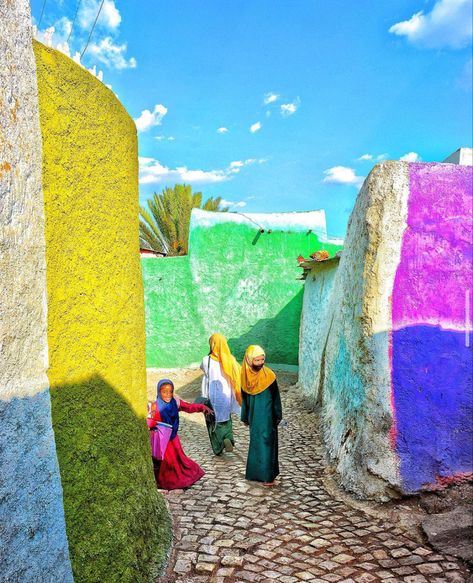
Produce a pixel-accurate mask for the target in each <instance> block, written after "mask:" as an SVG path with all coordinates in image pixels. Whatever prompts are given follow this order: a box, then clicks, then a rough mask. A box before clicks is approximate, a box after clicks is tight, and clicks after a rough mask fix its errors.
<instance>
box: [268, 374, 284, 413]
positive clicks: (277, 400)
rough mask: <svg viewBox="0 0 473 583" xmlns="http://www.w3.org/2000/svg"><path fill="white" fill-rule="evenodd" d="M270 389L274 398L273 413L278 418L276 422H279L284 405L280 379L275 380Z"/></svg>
mask: <svg viewBox="0 0 473 583" xmlns="http://www.w3.org/2000/svg"><path fill="white" fill-rule="evenodd" d="M270 390H271V396H272V398H273V415H274V418H275V419H276V423H279V422H280V421H281V419H282V405H281V396H280V394H279V388H278V381H274V383H273V384H272V385H271V389H270Z"/></svg>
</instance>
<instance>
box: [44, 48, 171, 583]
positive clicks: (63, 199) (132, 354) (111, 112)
mask: <svg viewBox="0 0 473 583" xmlns="http://www.w3.org/2000/svg"><path fill="white" fill-rule="evenodd" d="M34 49H35V53H36V60H37V68H38V86H39V98H40V121H41V129H42V135H43V184H44V196H45V216H46V262H47V290H48V342H49V358H50V369H49V379H50V382H51V387H52V412H53V426H54V431H55V434H56V442H57V451H58V458H59V464H60V470H61V478H62V484H63V488H64V505H65V514H66V525H67V533H68V537H69V543H70V552H71V559H72V565H73V571H74V576H75V578H76V579H77V580H78V581H121V582H127V581H129V582H131V581H133V583H135V582H145V581H146V582H147V581H151V580H153V577H154V576H155V574H156V573H155V571H156V563H159V561H161V560H162V559H163V554H164V553H163V551H164V549H163V548H162V547H161V545H160V541H159V538H160V536H161V535H163V534H164V535H166V533H165V532H164V533H162V532H161V529H162V528H165V527H167V523H166V520H167V514H166V512H165V510H164V506H163V504H164V503H163V501H162V498H161V496H160V495H159V494H158V493H157V491H156V486H155V483H154V477H153V473H152V467H151V459H150V455H149V438H148V433H147V427H146V423H145V420H144V417H145V414H146V375H145V358H144V357H145V352H144V351H145V336H144V305H143V288H142V279H141V271H140V262H139V244H138V160H137V140H136V128H135V125H134V123H133V120H132V119H131V118H130V117H129V115H128V114H127V113H126V111H125V110H124V108H123V106H122V105H121V104H120V102H119V101H118V100H117V99H116V97H115V95H114V94H113V93H112V92H111V91H110V90H109V89H107V88H106V87H105V86H104V85H103V84H102V83H101V82H100V81H98V80H97V79H96V78H95V77H93V76H92V75H90V73H88V72H87V71H86V70H85V69H83V68H82V67H80V66H78V65H77V64H75V63H74V62H73V61H72V60H71V59H69V58H67V57H66V56H64V55H63V54H61V53H59V52H57V51H54V50H53V49H48V48H46V47H44V46H43V45H41V44H39V43H35V45H34ZM164 538H166V536H164ZM164 542H166V541H164Z"/></svg>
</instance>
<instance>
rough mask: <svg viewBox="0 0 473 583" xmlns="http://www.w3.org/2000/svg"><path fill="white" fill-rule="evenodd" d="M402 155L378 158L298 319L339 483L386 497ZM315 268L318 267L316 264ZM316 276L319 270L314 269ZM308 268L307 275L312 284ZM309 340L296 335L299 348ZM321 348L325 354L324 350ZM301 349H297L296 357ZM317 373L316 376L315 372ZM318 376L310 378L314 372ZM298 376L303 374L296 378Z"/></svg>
mask: <svg viewBox="0 0 473 583" xmlns="http://www.w3.org/2000/svg"><path fill="white" fill-rule="evenodd" d="M407 168H408V165H407V163H403V162H398V163H395V162H384V163H382V164H378V165H376V166H375V167H374V168H373V170H372V171H371V172H370V174H369V176H368V177H367V179H366V180H365V183H364V185H363V188H362V189H361V191H360V193H359V195H358V198H357V200H356V204H355V208H354V210H353V213H352V215H351V217H350V221H349V225H348V230H347V236H346V239H345V244H344V248H343V253H342V256H341V259H340V262H339V265H338V268H337V270H336V273H335V277H334V280H333V283H332V286H331V290H332V291H331V293H330V294H329V295H328V296H327V297H324V304H325V309H324V310H323V312H322V314H321V310H320V306H319V305H318V304H314V303H313V302H310V301H308V302H307V303H306V304H305V305H304V314H303V320H310V319H311V320H313V321H314V325H313V326H312V327H311V328H310V330H311V334H315V335H316V336H317V338H319V339H320V340H319V342H320V344H319V346H318V347H314V348H313V349H312V350H318V351H319V352H320V359H319V361H318V362H320V371H317V372H316V373H313V375H312V376H311V377H307V376H306V377H305V378H308V382H307V383H304V382H302V383H301V389H302V390H303V391H304V393H306V394H308V395H313V396H314V395H316V394H318V396H319V402H320V403H321V413H322V421H323V427H322V429H323V434H324V440H325V443H326V447H327V454H328V457H329V459H330V461H331V462H332V463H333V465H334V467H335V469H336V470H337V472H338V475H339V479H340V483H341V485H342V486H344V487H345V488H347V489H348V490H351V491H353V492H355V493H356V494H357V495H358V496H361V497H367V498H377V499H386V498H387V497H389V496H390V495H391V493H392V489H393V488H397V487H398V484H399V475H398V467H397V456H396V453H395V452H394V451H393V448H392V447H391V443H390V440H389V431H390V428H391V425H392V409H391V401H390V397H391V367H390V361H389V358H388V354H389V330H390V327H391V293H392V288H393V282H394V277H395V274H396V269H397V266H398V264H399V255H400V247H399V245H396V241H401V239H402V234H403V232H404V229H405V217H406V214H407V198H408V192H409V191H408V175H407ZM314 269H317V267H315V268H314ZM313 275H315V277H317V273H313ZM310 277H311V273H310V272H309V274H308V278H307V280H306V283H308V285H309V287H308V288H307V289H308V290H309V289H310V286H313V285H314V283H315V282H311V280H310ZM307 345H308V341H306V340H305V339H304V341H301V349H302V350H305V347H307ZM322 353H323V355H322ZM304 358H305V352H301V355H300V359H301V361H302V360H303V359H304ZM317 375H318V377H317ZM316 378H321V380H320V382H319V385H315V386H314V379H316ZM302 381H304V379H302Z"/></svg>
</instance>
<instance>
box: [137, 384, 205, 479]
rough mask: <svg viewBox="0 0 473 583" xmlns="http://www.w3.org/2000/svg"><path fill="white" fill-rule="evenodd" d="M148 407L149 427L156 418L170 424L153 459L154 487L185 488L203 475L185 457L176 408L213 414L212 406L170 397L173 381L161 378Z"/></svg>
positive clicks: (195, 464) (151, 426)
mask: <svg viewBox="0 0 473 583" xmlns="http://www.w3.org/2000/svg"><path fill="white" fill-rule="evenodd" d="M150 405H151V406H150V407H149V412H148V418H147V420H146V421H147V423H148V427H149V428H150V429H153V428H154V427H155V426H156V423H157V422H158V421H162V422H164V423H168V424H169V425H171V426H172V432H171V437H170V440H169V443H168V445H167V448H166V452H165V454H164V459H163V460H162V461H158V460H155V459H154V458H153V465H154V476H155V478H156V484H157V485H158V488H162V489H163V490H176V489H181V488H188V487H189V486H192V484H195V482H197V480H200V478H201V477H202V476H203V475H204V474H205V472H204V470H203V469H202V468H201V467H200V466H199V464H197V463H196V462H194V461H193V460H191V459H190V458H188V457H187V456H186V454H185V453H184V451H183V449H182V445H181V442H180V440H179V437H178V435H177V431H178V429H179V411H185V412H186V413H204V414H205V415H213V411H212V409H210V408H209V407H206V406H205V405H198V404H196V403H187V402H186V401H183V400H182V399H179V398H178V397H174V384H173V383H172V381H170V380H169V379H162V380H160V381H159V383H158V391H157V398H156V401H154V402H152V403H151V404H150Z"/></svg>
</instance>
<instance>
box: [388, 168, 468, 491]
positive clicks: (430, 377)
mask: <svg viewBox="0 0 473 583" xmlns="http://www.w3.org/2000/svg"><path fill="white" fill-rule="evenodd" d="M409 182H410V188H409V190H410V194H409V201H408V217H407V229H406V231H405V233H404V238H403V242H402V247H401V261H400V264H399V267H398V269H397V273H396V278H395V283H394V290H393V296H392V339H391V340H392V347H391V348H392V392H393V394H392V402H393V407H394V418H395V427H394V431H393V439H394V441H395V447H396V450H397V453H398V455H399V459H400V475H401V481H402V486H403V490H404V491H405V492H415V491H417V490H420V489H423V488H433V487H438V486H440V485H443V484H445V483H448V482H449V481H455V480H461V479H463V478H465V477H467V476H470V475H471V472H472V470H473V460H472V451H473V432H472V418H473V395H472V348H471V342H472V339H470V341H469V343H470V346H467V344H468V342H467V334H466V332H467V330H466V327H467V324H466V319H467V313H466V312H467V306H466V304H467V299H466V297H467V294H468V293H469V294H470V298H471V287H472V275H473V274H472V238H473V231H472V216H473V212H472V210H473V200H472V168H471V167H467V166H457V165H453V164H411V165H410V166H409Z"/></svg>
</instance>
